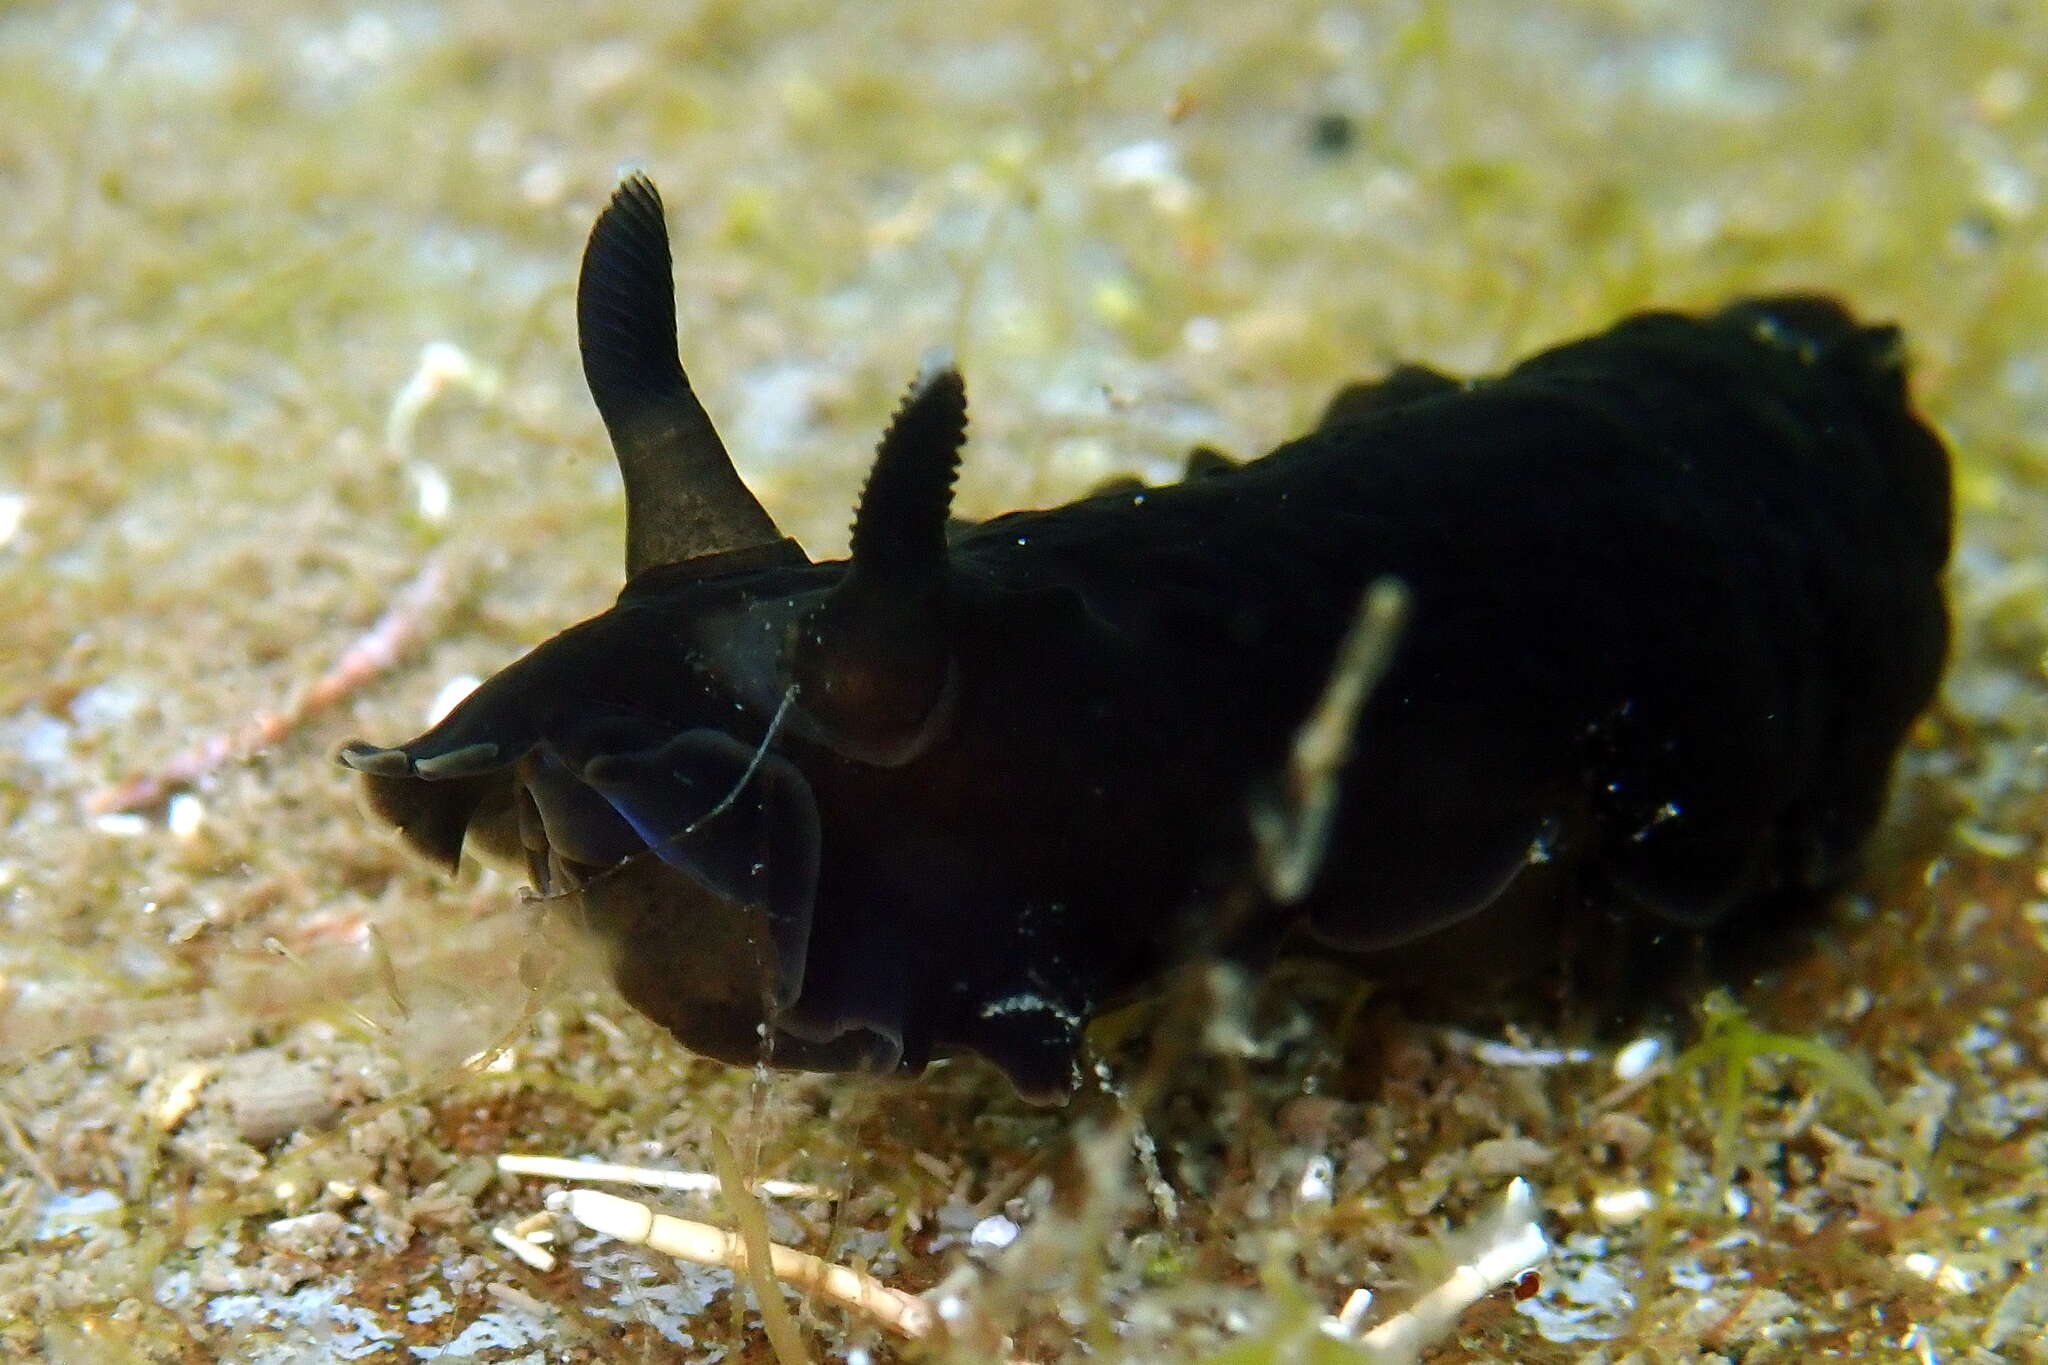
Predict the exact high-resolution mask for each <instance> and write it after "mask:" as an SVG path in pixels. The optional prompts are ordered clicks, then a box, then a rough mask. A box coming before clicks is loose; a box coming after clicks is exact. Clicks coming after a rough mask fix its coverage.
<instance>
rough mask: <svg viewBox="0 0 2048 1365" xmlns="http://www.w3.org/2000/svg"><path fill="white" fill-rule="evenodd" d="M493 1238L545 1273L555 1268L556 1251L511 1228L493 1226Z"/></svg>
mask: <svg viewBox="0 0 2048 1365" xmlns="http://www.w3.org/2000/svg"><path fill="white" fill-rule="evenodd" d="M491 1240H493V1241H495V1242H496V1243H497V1244H498V1245H499V1246H501V1247H503V1248H505V1250H507V1251H509V1252H511V1253H512V1254H513V1255H514V1256H517V1257H518V1258H519V1259H520V1260H522V1261H524V1262H526V1263H527V1264H528V1265H530V1266H532V1267H533V1268H534V1269H535V1270H538V1271H541V1272H543V1273H545V1272H547V1271H550V1270H553V1269H554V1268H555V1256H554V1253H553V1252H551V1251H549V1250H547V1249H546V1248H545V1247H540V1246H536V1245H535V1244H534V1243H532V1242H530V1241H528V1240H527V1239H526V1238H524V1237H521V1236H520V1235H519V1234H518V1233H516V1232H513V1231H512V1230H510V1229H509V1228H492V1229H491Z"/></svg>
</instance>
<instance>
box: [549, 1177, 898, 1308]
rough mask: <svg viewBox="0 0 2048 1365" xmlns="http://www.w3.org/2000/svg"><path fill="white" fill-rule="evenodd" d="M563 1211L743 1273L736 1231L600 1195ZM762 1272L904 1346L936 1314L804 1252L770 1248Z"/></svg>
mask: <svg viewBox="0 0 2048 1365" xmlns="http://www.w3.org/2000/svg"><path fill="white" fill-rule="evenodd" d="M568 1207H569V1216H570V1217H572V1218H574V1219H575V1220H576V1221H577V1222H579V1223H581V1224H583V1226H585V1227H587V1228H589V1229H590V1230H591V1231H592V1232H601V1233H603V1234H604V1235H606V1236H608V1237H616V1238H618V1239H619V1240H620V1241H622V1242H631V1243H633V1244H634V1245H636V1246H644V1247H647V1248H649V1249H650V1250H653V1251H659V1252H661V1253H663V1254H664V1255H668V1256H673V1257H675V1258H676V1259H677V1260H679V1261H689V1262H691V1263H692V1264H694V1265H710V1266H722V1267H725V1268H726V1269H728V1270H744V1269H746V1263H747V1251H746V1247H745V1246H744V1245H743V1244H742V1243H741V1241H740V1237H739V1234H738V1233H736V1232H727V1231H725V1230H724V1229H723V1228H715V1227H712V1226H711V1225H710V1224H708V1223H693V1222H691V1221H689V1220H688V1219H684V1218H675V1217H671V1216H670V1215H668V1214H665V1213H656V1212H655V1211H654V1210H652V1209H650V1208H648V1207H647V1205H645V1204H642V1203H638V1202H636V1201H634V1200H631V1199H621V1198H619V1196H617V1195H615V1194H605V1193H604V1192H603V1191H601V1190H571V1191H569V1198H568ZM768 1269H769V1273H770V1274H772V1275H773V1276H774V1277H775V1278H776V1279H778V1280H780V1281H782V1282H783V1283H784V1284H790V1285H795V1286H796V1287H797V1288H798V1289H801V1290H804V1291H806V1292H808V1293H813V1294H822V1295H824V1296H825V1297H826V1298H828V1299H831V1300H832V1301H834V1302H835V1303H838V1304H840V1305H842V1306H844V1307H846V1308H850V1309H852V1310H854V1311H855V1312H859V1313H865V1314H866V1315H867V1316H868V1317H870V1318H872V1319H874V1321H875V1322H876V1323H878V1324H880V1325H881V1326H882V1327H883V1328H884V1329H885V1330H887V1331H890V1332H894V1333H895V1334H896V1335H897V1336H899V1337H902V1338H903V1339H904V1340H906V1341H922V1340H924V1339H925V1338H926V1337H929V1336H930V1335H931V1334H932V1333H933V1331H935V1330H936V1329H937V1327H938V1314H937V1313H936V1312H934V1311H933V1309H932V1306H931V1305H930V1304H928V1303H926V1302H925V1301H924V1300H923V1299H920V1298H918V1297H917V1296H916V1295H915V1294H907V1293H905V1292H904V1291H902V1290H900V1289H892V1288H890V1287H889V1286H888V1285H886V1284H883V1283H882V1282H881V1281H880V1280H878V1279H876V1278H875V1277H874V1276H872V1275H865V1274H862V1273H861V1272H860V1271H858V1270H854V1269H852V1268H850V1267H848V1266H842V1265H833V1264H832V1263H831V1262H829V1261H824V1260H821V1259H819V1258H818V1257H816V1256H813V1255H811V1254H810V1253H809V1252H805V1251H798V1250H797V1249H796V1248H794V1247H786V1246H783V1245H782V1244H781V1243H779V1242H771V1243H770V1244H769V1247H768Z"/></svg>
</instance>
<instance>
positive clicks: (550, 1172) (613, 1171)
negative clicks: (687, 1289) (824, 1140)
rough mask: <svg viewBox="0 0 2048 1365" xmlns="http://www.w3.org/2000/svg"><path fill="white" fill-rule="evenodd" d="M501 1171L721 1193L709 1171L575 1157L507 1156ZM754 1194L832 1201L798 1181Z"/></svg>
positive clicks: (772, 1184)
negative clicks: (626, 1164)
mask: <svg viewBox="0 0 2048 1365" xmlns="http://www.w3.org/2000/svg"><path fill="white" fill-rule="evenodd" d="M498 1169H499V1170H501V1171H503V1172H505V1173H506V1174H507V1175H537V1176H541V1177H543V1178H545V1179H549V1180H577V1181H584V1182H587V1183H589V1184H593V1185H638V1186H641V1187H642V1188H643V1189H650V1190H680V1191H682V1192H683V1193H685V1194H716V1193H718V1177H717V1176H715V1175H713V1174H711V1173H710V1172H709V1171H658V1170H655V1169H654V1168H653V1167H651V1166H620V1165H615V1164H613V1163H612V1162H609V1161H577V1160H575V1159H573V1158H571V1157H561V1156H528V1155H526V1154H524V1153H520V1152H506V1153H505V1154H503V1155H502V1156H500V1157H499V1158H498ZM754 1193H755V1194H758V1195H760V1196H761V1197H762V1198H764V1199H830V1198H831V1197H832V1195H831V1192H830V1191H828V1190H826V1189H824V1188H823V1187H822V1186H818V1185H807V1184H803V1183H802V1182H800V1181H795V1180H761V1181H756V1182H755V1184H754Z"/></svg>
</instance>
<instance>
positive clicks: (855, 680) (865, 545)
mask: <svg viewBox="0 0 2048 1365" xmlns="http://www.w3.org/2000/svg"><path fill="white" fill-rule="evenodd" d="M966 439H967V389H966V385H965V384H964V383H963V382H962V380H961V378H960V372H959V371H958V370H956V369H954V368H953V366H952V365H951V363H950V362H948V361H946V360H944V359H943V358H936V359H935V360H934V361H932V362H928V363H927V365H926V367H925V369H924V371H923V373H921V374H920V375H919V376H918V378H917V381H916V382H915V383H913V384H912V385H911V386H910V391H909V393H908V394H907V395H906V396H905V398H904V400H903V403H902V405H901V406H900V407H899V408H897V410H896V416H895V417H894V418H893V419H892V420H891V421H890V423H889V429H888V430H887V431H886V432H884V433H883V435H882V441H881V445H880V446H879V447H878V448H877V450H876V452H875V464H874V469H873V470H872V472H870V473H869V475H868V481H867V486H866V487H865V488H864V489H863V490H862V492H861V499H860V508H859V510H858V511H857V512H856V513H855V514H854V521H853V555H852V563H851V564H850V565H849V566H848V569H847V574H846V577H845V578H844V579H843V580H841V582H840V584H839V586H838V587H837V588H835V589H834V590H833V592H832V595H831V596H830V597H828V598H827V599H826V600H825V601H824V602H823V603H821V604H820V605H819V606H818V607H817V608H816V609H814V610H813V611H812V612H810V613H809V614H808V615H807V616H805V617H804V619H803V620H801V621H799V622H798V623H797V627H796V634H795V636H794V638H793V639H792V640H791V641H790V648H789V656H788V673H789V680H790V681H791V682H792V683H794V684H795V685H796V688H797V704H798V705H799V706H801V707H802V708H803V710H804V712H805V714H807V715H808V716H809V717H810V718H811V720H812V721H813V722H814V723H816V724H817V725H818V726H819V727H820V728H821V729H822V730H823V731H824V733H825V736H826V738H827V741H828V742H829V743H831V744H832V745H833V747H835V748H836V749H838V750H839V751H840V752H841V753H844V754H846V755H847V756H848V757H851V758H856V759H859V760H861V761H863V762H869V763H878V764H883V765H894V764H898V763H905V762H908V761H909V760H910V759H911V758H913V757H915V756H916V755H917V754H919V753H921V752H923V750H924V748H925V746H926V745H927V744H929V743H930V741H931V739H932V738H933V736H934V735H935V734H936V733H937V732H938V729H939V727H940V725H941V724H942V723H943V720H944V718H945V714H946V711H947V706H946V702H947V700H948V699H949V698H950V697H951V695H952V691H953V686H954V681H955V666H954V662H953V657H952V649H951V645H950V643H949V641H948V640H947V638H946V632H945V623H944V605H945V587H946V575H947V557H946V516H947V513H948V511H949V510H950V508H951V507H952V502H953V479H954V476H955V475H956V474H957V473H958V471H959V468H960V447H961V445H962V444H963V443H964V442H965V441H966Z"/></svg>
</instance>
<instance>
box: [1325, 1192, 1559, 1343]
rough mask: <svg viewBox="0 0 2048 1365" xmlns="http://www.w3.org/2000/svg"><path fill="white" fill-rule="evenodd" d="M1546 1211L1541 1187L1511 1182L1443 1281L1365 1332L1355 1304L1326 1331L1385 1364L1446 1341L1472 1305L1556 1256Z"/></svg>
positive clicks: (1330, 1322) (1471, 1232)
mask: <svg viewBox="0 0 2048 1365" xmlns="http://www.w3.org/2000/svg"><path fill="white" fill-rule="evenodd" d="M1540 1212H1541V1209H1540V1208H1539V1206H1538V1205H1537V1202H1536V1192H1535V1190H1533V1189H1532V1188H1530V1185H1529V1182H1528V1181H1526V1180H1523V1179H1521V1178H1520V1177H1519V1176H1518V1177H1516V1178H1515V1179H1514V1180H1511V1181H1509V1182H1508V1188H1507V1194H1506V1196H1505V1197H1504V1198H1503V1199H1502V1200H1501V1205H1500V1208H1499V1209H1498V1210H1496V1211H1495V1212H1494V1214H1493V1216H1492V1217H1491V1218H1489V1219H1487V1220H1486V1221H1484V1222H1481V1223H1480V1224H1478V1225H1477V1226H1475V1227H1473V1228H1471V1229H1469V1230H1468V1231H1467V1232H1466V1233H1465V1234H1464V1236H1465V1237H1466V1238H1468V1239H1470V1241H1469V1245H1470V1246H1471V1253H1470V1255H1469V1257H1468V1259H1467V1260H1466V1261H1465V1262H1464V1263H1463V1264H1461V1265H1459V1266H1458V1267H1457V1268H1455V1269H1454V1270H1452V1271H1451V1273H1450V1275H1449V1276H1448V1277H1446V1278H1445V1280H1444V1282H1443V1283H1442V1284H1439V1285H1438V1286H1437V1287H1436V1288H1434V1289H1432V1290H1430V1291H1429V1292H1428V1293H1427V1294H1424V1295H1423V1296H1422V1297H1421V1298H1419V1299H1417V1300H1416V1301H1415V1302H1414V1303H1413V1304H1411V1305H1409V1306H1408V1308H1407V1309H1406V1310H1404V1311H1402V1312H1400V1313H1397V1314H1395V1315H1394V1316H1393V1317H1391V1318H1388V1319H1387V1320H1386V1321H1385V1322H1383V1323H1381V1324H1380V1325H1379V1326H1377V1327H1375V1328H1373V1329H1372V1330H1371V1331H1370V1332H1366V1333H1364V1334H1363V1335H1359V1334H1358V1333H1357V1330H1356V1325H1357V1316H1356V1315H1354V1314H1352V1313H1350V1312H1349V1305H1346V1308H1347V1311H1346V1313H1344V1314H1342V1315H1340V1316H1338V1317H1335V1318H1330V1319H1328V1320H1326V1321H1325V1322H1324V1324H1323V1330H1324V1331H1325V1332H1328V1333H1329V1334H1330V1335H1331V1336H1334V1337H1340V1338H1344V1339H1347V1340H1355V1341H1357V1342H1358V1343H1359V1344H1360V1345H1362V1346H1364V1347H1365V1348H1366V1349H1367V1350H1368V1351H1369V1352H1371V1353H1372V1356H1373V1358H1374V1359H1375V1360H1376V1361H1382V1362H1385V1365H1396V1362H1408V1361H1413V1360H1416V1359H1418V1358H1419V1357H1420V1356H1421V1354H1422V1351H1423V1348H1424V1347H1427V1346H1431V1345H1434V1344H1435V1343H1436V1342H1438V1341H1440V1340H1442V1339H1443V1337H1444V1336H1445V1335H1446V1334H1447V1333H1448V1332H1449V1331H1450V1330H1451V1328H1452V1327H1453V1326H1455V1325H1456V1323H1457V1321H1458V1317H1459V1315H1460V1314H1462V1313H1463V1312H1464V1311H1465V1310H1466V1309H1467V1308H1470V1307H1471V1306H1472V1305H1473V1304H1475V1303H1477V1302H1479V1300H1481V1299H1483V1298H1485V1297H1486V1296H1487V1295H1488V1294H1490V1293H1492V1292H1493V1291H1494V1290H1495V1289H1496V1288H1498V1287H1499V1286H1501V1285H1503V1284H1506V1283H1508V1282H1509V1281H1511V1280H1513V1279H1515V1278H1516V1277H1518V1276H1519V1275H1521V1274H1522V1273H1523V1272H1524V1271H1527V1270H1531V1269H1534V1268H1535V1267H1536V1266H1537V1265H1539V1264H1541V1263H1542V1261H1543V1260H1544V1258H1545V1257H1547V1256H1549V1255H1550V1242H1549V1240H1548V1239H1547V1238H1545V1237H1544V1235H1543V1229H1542V1228H1541V1227H1540V1226H1538V1224H1537V1221H1536V1219H1537V1215H1538V1214H1539V1213H1540ZM1356 1297H1357V1296H1356V1295H1353V1298H1354V1299H1355V1298H1356Z"/></svg>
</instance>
